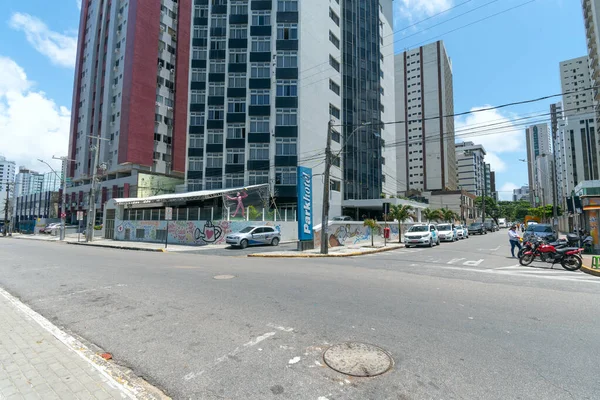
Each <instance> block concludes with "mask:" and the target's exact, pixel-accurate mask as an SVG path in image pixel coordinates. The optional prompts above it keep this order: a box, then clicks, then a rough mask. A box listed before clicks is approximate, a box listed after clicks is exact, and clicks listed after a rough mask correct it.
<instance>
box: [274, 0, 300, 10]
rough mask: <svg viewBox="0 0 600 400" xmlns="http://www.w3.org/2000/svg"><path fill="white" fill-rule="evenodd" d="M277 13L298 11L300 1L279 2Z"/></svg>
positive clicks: (286, 0)
mask: <svg viewBox="0 0 600 400" xmlns="http://www.w3.org/2000/svg"><path fill="white" fill-rule="evenodd" d="M277 11H280V12H282V11H298V0H277Z"/></svg>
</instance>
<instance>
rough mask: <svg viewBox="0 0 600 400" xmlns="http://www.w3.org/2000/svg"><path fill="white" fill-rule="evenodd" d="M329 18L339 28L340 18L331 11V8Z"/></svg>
mask: <svg viewBox="0 0 600 400" xmlns="http://www.w3.org/2000/svg"><path fill="white" fill-rule="evenodd" d="M329 18H331V20H332V21H333V22H335V24H336V25H337V26H340V17H339V16H338V15H337V14H336V13H335V11H333V10H332V9H331V7H330V8H329Z"/></svg>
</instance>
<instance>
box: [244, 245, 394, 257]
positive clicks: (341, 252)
mask: <svg viewBox="0 0 600 400" xmlns="http://www.w3.org/2000/svg"><path fill="white" fill-rule="evenodd" d="M402 248H404V245H403V244H396V245H387V246H385V247H383V246H382V247H376V248H371V247H361V248H336V247H334V248H330V249H329V253H328V254H321V253H319V250H318V249H315V250H309V251H305V252H299V251H287V252H269V253H254V254H248V255H247V257H255V258H326V257H329V258H336V257H337V258H340V257H357V256H364V255H369V254H376V253H383V252H386V251H393V250H398V249H402Z"/></svg>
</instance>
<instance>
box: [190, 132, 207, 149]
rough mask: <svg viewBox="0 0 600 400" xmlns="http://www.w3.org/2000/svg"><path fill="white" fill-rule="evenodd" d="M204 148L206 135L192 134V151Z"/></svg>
mask: <svg viewBox="0 0 600 400" xmlns="http://www.w3.org/2000/svg"><path fill="white" fill-rule="evenodd" d="M203 148H204V135H199V134H196V133H192V134H190V149H203Z"/></svg>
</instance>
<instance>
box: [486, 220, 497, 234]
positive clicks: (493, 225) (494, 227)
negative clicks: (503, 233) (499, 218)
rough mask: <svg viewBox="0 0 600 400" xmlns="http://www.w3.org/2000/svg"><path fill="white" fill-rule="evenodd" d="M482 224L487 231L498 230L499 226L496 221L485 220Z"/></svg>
mask: <svg viewBox="0 0 600 400" xmlns="http://www.w3.org/2000/svg"><path fill="white" fill-rule="evenodd" d="M484 225H485V229H486V230H487V231H488V232H497V231H499V230H500V228H498V225H496V223H495V222H493V221H485V223H484Z"/></svg>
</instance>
